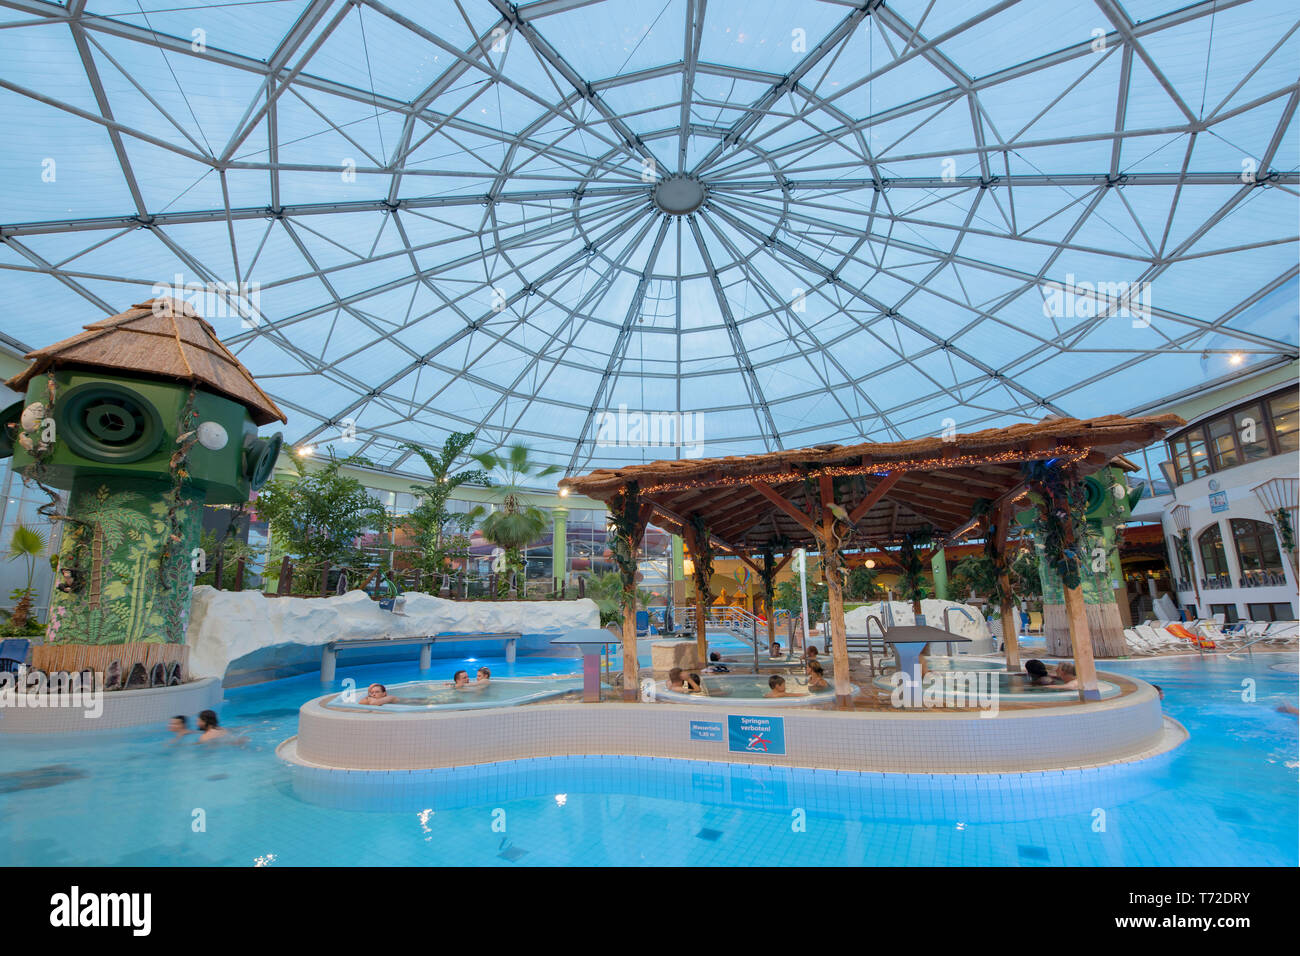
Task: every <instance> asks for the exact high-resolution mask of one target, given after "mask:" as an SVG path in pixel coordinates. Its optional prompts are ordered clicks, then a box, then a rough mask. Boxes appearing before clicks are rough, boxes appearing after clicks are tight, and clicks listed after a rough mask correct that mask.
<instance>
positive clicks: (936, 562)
mask: <svg viewBox="0 0 1300 956" xmlns="http://www.w3.org/2000/svg"><path fill="white" fill-rule="evenodd" d="M930 571H931V572H932V573H933V574H934V596H935V597H936V598H938V599H939V600H940V601H946V600H948V558H947V557H946V556H945V555H944V553H943V548H940V549H939V550H938V551H936V552H935V553H934V555H933V556H932V557H931V558H930Z"/></svg>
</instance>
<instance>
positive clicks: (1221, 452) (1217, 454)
mask: <svg viewBox="0 0 1300 956" xmlns="http://www.w3.org/2000/svg"><path fill="white" fill-rule="evenodd" d="M1205 428H1206V431H1207V432H1208V433H1209V436H1210V461H1211V462H1212V463H1213V464H1214V470H1215V471H1222V470H1223V469H1224V468H1231V467H1232V466H1233V465H1240V464H1241V456H1240V455H1238V454H1237V441H1236V432H1235V431H1234V429H1233V419H1232V418H1231V417H1230V416H1226V415H1225V416H1224V417H1223V418H1216V419H1214V420H1213V421H1211V422H1210V423H1209V424H1207V425H1206V426H1205Z"/></svg>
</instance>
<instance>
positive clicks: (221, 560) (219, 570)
mask: <svg viewBox="0 0 1300 956" xmlns="http://www.w3.org/2000/svg"><path fill="white" fill-rule="evenodd" d="M225 580H226V561H225V551H224V550H222V549H220V548H218V549H217V553H216V555H215V556H214V557H213V560H212V586H213V587H215V588H216V589H217V590H218V591H220V590H222V587H223V585H224V584H225Z"/></svg>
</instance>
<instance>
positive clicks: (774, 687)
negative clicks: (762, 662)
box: [763, 674, 794, 697]
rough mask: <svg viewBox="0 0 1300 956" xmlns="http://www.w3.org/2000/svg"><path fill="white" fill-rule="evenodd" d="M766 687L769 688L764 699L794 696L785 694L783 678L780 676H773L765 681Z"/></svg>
mask: <svg viewBox="0 0 1300 956" xmlns="http://www.w3.org/2000/svg"><path fill="white" fill-rule="evenodd" d="M767 686H768V687H769V688H771V689H770V690H769V691H768V692H767V693H766V694H764V695H763V696H764V697H793V696H794V694H787V693H786V692H785V678H784V677H782V676H781V675H780V674H773V675H772V676H771V677H769V678H768V679H767Z"/></svg>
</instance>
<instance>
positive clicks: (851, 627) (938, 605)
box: [844, 598, 997, 654]
mask: <svg viewBox="0 0 1300 956" xmlns="http://www.w3.org/2000/svg"><path fill="white" fill-rule="evenodd" d="M885 604H888V605H889V606H890V608H891V609H892V611H893V613H894V624H896V625H905V624H915V623H916V617H915V616H914V615H913V614H912V602H911V601H877V602H875V603H874V604H866V605H863V606H862V607H858V608H854V609H853V610H852V611H849V612H847V613H846V614H845V615H844V629H845V631H846V632H847V633H849V634H866V633H867V615H869V614H874V615H875V616H876V617H878V618H880V619H881V621H882V622H884V623H885V625H886V626H888V624H889V621H888V620H887V619H886V618H885V614H884V605H885ZM948 607H951V608H961V609H963V610H965V611H966V613H967V614H969V615H970V616H971V617H972V618H974V620H968V619H967V618H966V615H964V614H961V613H959V612H958V611H953V612H952V613H951V614H949V615H948V623H949V624H950V625H951V626H952V630H953V633H954V634H960V635H961V636H962V637H969V638H970V639H971V643H969V644H959V645H954V647H953V651H954V652H956V653H958V654H991V653H993V652H994V651H995V650H997V642H996V641H995V640H994V639H993V633H992V632H991V631H990V630H989V626H988V622H986V621H985V620H984V618H983V616H981V614H980V611H979V608H974V607H971V606H970V605H969V604H962V603H961V602H960V601H940V600H937V599H934V598H927V599H926V600H924V601H922V602H921V613H922V614H924V615H925V623H926V624H928V625H929V626H930V627H937V628H939V629H940V630H945V629H946V628H945V625H944V620H943V611H944V608H948ZM871 633H872V634H873V635H874V634H875V633H876V628H875V625H874V624H873V625H872V628H871ZM931 650H932V651H933V652H934V653H936V654H941V653H943V650H942V649H936V648H935V647H934V646H933V645H931Z"/></svg>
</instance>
